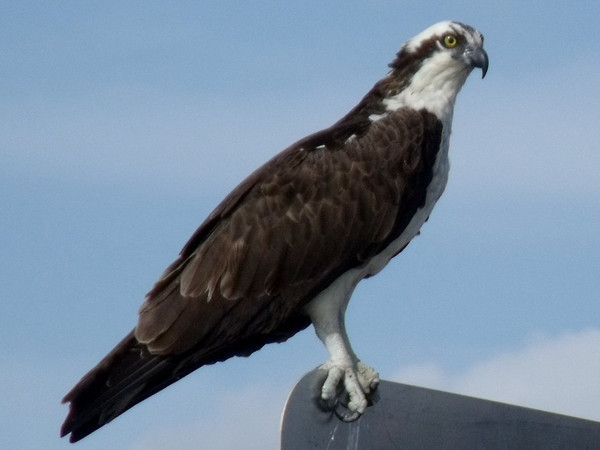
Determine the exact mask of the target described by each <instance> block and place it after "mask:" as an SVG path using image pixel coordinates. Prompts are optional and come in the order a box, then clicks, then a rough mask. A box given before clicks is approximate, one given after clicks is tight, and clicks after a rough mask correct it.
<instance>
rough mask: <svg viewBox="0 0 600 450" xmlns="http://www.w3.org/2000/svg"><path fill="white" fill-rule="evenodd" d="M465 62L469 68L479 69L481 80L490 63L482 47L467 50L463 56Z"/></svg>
mask: <svg viewBox="0 0 600 450" xmlns="http://www.w3.org/2000/svg"><path fill="white" fill-rule="evenodd" d="M463 57H464V58H465V61H466V63H467V64H469V65H470V66H471V67H479V68H480V69H481V78H484V77H485V74H486V73H487V70H488V65H489V63H490V61H489V59H488V54H487V53H486V51H485V50H484V49H483V47H477V48H476V49H474V50H473V49H467V50H466V51H465V53H464V54H463Z"/></svg>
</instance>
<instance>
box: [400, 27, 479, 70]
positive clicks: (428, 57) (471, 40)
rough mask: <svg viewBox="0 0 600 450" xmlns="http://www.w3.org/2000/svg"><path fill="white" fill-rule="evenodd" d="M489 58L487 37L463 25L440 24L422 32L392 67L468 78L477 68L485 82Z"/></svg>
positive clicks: (405, 48)
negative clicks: (486, 47) (484, 46)
mask: <svg viewBox="0 0 600 450" xmlns="http://www.w3.org/2000/svg"><path fill="white" fill-rule="evenodd" d="M488 64H489V60H488V55H487V53H486V51H485V50H484V49H483V35H482V34H481V33H480V32H479V31H477V30H476V29H474V28H472V27H470V26H468V25H465V24H462V23H460V22H449V21H446V22H439V23H436V24H435V25H432V26H431V27H429V28H427V29H426V30H424V31H422V32H421V33H419V34H418V35H416V36H415V37H413V38H412V39H410V40H409V41H407V42H406V44H404V45H403V46H402V49H401V50H400V52H399V53H398V55H397V57H396V59H395V60H394V62H393V63H392V64H390V66H391V67H392V68H393V69H399V70H402V71H403V72H404V71H407V70H408V71H412V72H413V74H417V73H419V72H421V73H422V72H430V73H431V74H435V75H441V74H444V73H446V74H447V76H456V75H457V74H458V73H462V74H464V75H465V78H466V76H467V75H468V74H469V73H471V70H473V69H474V68H475V67H478V68H480V69H481V72H482V78H483V77H485V74H486V73H487V69H488Z"/></svg>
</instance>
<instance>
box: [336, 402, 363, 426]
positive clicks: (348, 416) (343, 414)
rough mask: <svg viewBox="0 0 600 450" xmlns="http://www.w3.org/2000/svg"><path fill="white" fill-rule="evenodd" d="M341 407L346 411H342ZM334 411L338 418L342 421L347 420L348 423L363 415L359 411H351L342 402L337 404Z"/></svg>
mask: <svg viewBox="0 0 600 450" xmlns="http://www.w3.org/2000/svg"><path fill="white" fill-rule="evenodd" d="M341 409H343V410H344V411H340V410H341ZM334 412H335V415H336V417H337V418H338V419H340V420H341V421H342V422H346V423H351V422H354V421H356V420H358V419H359V418H360V416H362V414H361V413H359V412H358V411H351V410H349V409H348V408H347V407H346V406H344V405H342V404H340V403H338V404H337V405H336V406H335V409H334Z"/></svg>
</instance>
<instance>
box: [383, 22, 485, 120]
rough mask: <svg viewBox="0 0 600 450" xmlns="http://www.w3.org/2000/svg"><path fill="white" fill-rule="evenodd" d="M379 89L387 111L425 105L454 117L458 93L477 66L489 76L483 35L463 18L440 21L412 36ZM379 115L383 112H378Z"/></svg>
mask: <svg viewBox="0 0 600 450" xmlns="http://www.w3.org/2000/svg"><path fill="white" fill-rule="evenodd" d="M390 67H391V68H392V70H391V72H390V73H389V74H388V76H387V77H386V78H384V79H383V80H381V82H380V83H379V85H378V86H377V90H378V92H379V93H380V95H381V96H382V97H383V100H382V105H384V107H385V109H386V110H387V111H390V110H395V109H398V108H401V107H403V106H410V107H412V108H415V109H421V108H425V109H427V110H429V111H431V112H433V113H434V114H436V115H437V117H438V118H440V119H451V116H452V109H453V106H454V101H455V99H456V95H457V94H458V92H459V91H460V88H461V87H462V86H463V84H464V83H465V81H466V79H467V77H468V76H469V74H470V73H471V72H472V71H473V69H474V68H475V67H478V68H480V69H481V71H482V75H483V76H485V74H486V72H487V69H488V55H487V53H486V52H485V50H484V49H483V35H482V34H481V33H480V32H479V31H477V30H476V29H474V28H472V27H470V26H468V25H464V24H462V23H460V22H450V21H446V22H439V23H436V24H435V25H432V26H431V27H429V28H427V29H426V30H424V31H422V32H421V33H419V34H418V35H416V36H415V37H413V38H412V39H410V40H408V41H407V42H406V43H405V44H404V45H403V46H402V48H401V49H400V51H399V52H398V54H397V55H396V59H395V60H394V61H393V62H392V63H391V64H390ZM377 114H379V116H373V117H381V114H380V113H379V112H378V113H377Z"/></svg>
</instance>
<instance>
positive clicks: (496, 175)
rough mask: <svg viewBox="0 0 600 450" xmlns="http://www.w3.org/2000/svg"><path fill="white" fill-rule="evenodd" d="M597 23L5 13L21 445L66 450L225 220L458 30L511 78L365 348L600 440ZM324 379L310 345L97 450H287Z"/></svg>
mask: <svg viewBox="0 0 600 450" xmlns="http://www.w3.org/2000/svg"><path fill="white" fill-rule="evenodd" d="M599 16H600V7H599V6H598V3H597V2H591V1H588V2H584V1H575V2H570V3H568V4H565V6H556V4H550V3H548V2H528V3H526V4H524V3H522V2H516V1H498V2H494V3H493V4H486V5H485V6H483V5H482V3H481V2H474V1H456V2H452V3H444V4H443V5H438V4H436V3H435V2H426V1H405V2H398V1H396V2H392V1H385V0H380V1H372V2H357V1H344V2H340V1H332V2H328V3H327V4H326V5H323V4H322V2H316V1H302V2H296V1H289V2H275V1H270V2H260V3H256V2H252V3H251V2H246V3H240V2H232V1H222V2H214V4H213V5H210V4H207V2H204V3H200V2H155V1H146V2H85V3H82V2H75V1H71V2H68V1H65V2H55V3H52V4H51V3H40V2H27V1H23V2H2V14H0V73H1V79H2V83H0V99H1V101H0V192H1V194H2V195H1V196H0V201H1V203H2V210H3V214H2V215H1V216H0V253H1V254H2V255H3V257H2V258H1V259H0V277H1V278H0V302H1V305H2V314H1V315H0V339H1V341H2V343H3V348H4V356H3V358H2V361H1V362H0V386H2V390H1V391H0V396H1V404H2V405H3V407H2V408H1V410H0V446H1V447H3V448H4V447H6V448H47V449H61V448H68V447H69V444H68V443H67V441H66V440H65V439H63V440H60V439H59V438H58V430H59V427H60V424H61V423H62V420H63V419H64V416H65V415H66V412H67V408H66V406H64V405H61V404H60V399H61V397H62V396H63V395H64V394H65V393H66V392H67V391H68V390H69V389H70V388H71V387H72V385H73V384H74V383H75V382H76V381H77V380H78V379H79V378H80V377H81V376H82V375H83V374H84V373H85V372H86V371H87V370H89V369H90V368H91V367H93V366H94V365H95V364H96V363H97V362H98V361H99V360H100V359H101V358H102V357H103V356H104V355H105V354H106V353H107V352H108V351H109V350H110V349H111V348H112V347H113V346H114V345H115V344H116V343H117V342H118V341H119V340H120V339H121V337H122V336H123V335H124V334H125V333H127V332H128V331H129V330H130V329H131V328H132V327H133V326H134V324H135V321H136V314H137V308H138V307H139V305H140V304H141V302H142V301H143V297H144V294H145V293H146V292H147V291H148V289H149V288H150V287H151V285H152V283H153V282H154V280H155V279H156V277H157V276H158V275H159V274H160V273H161V272H162V270H163V269H164V268H165V267H166V266H167V265H168V264H169V263H170V262H171V261H172V260H173V259H174V258H175V257H176V255H177V253H178V251H179V250H180V248H181V246H182V245H183V244H184V243H185V242H186V240H187V238H188V237H189V235H190V234H191V233H192V232H193V231H194V230H195V228H196V227H197V226H198V225H199V224H200V222H201V221H202V220H203V219H204V217H205V216H206V215H207V214H209V213H210V211H211V210H212V208H213V207H214V206H216V204H217V203H218V202H219V201H220V200H221V198H222V197H223V196H224V195H225V194H226V193H227V192H228V191H229V190H231V189H232V188H233V187H234V186H235V185H236V184H237V183H238V182H240V181H241V180H242V179H243V178H244V177H245V176H246V175H247V174H248V173H249V172H251V171H252V170H253V169H255V168H256V167H257V166H259V165H260V164H261V163H262V162H264V161H265V160H266V159H268V158H269V157H270V156H272V155H273V154H275V153H277V152H278V151H280V150H281V149H283V148H284V147H286V146H287V145H289V144H290V143H292V142H293V141H295V140H297V139H299V138H301V137H303V136H304V135H306V134H307V133H310V132H313V131H316V130H318V129H321V128H324V127H326V126H328V125H330V124H331V123H333V122H334V121H335V120H337V119H338V118H339V117H341V116H342V115H343V114H344V113H346V112H347V111H348V110H349V109H350V108H351V107H352V106H353V105H354V104H355V103H356V102H358V101H359V100H360V98H361V97H362V95H364V94H365V93H366V91H367V90H368V89H369V88H370V87H371V86H372V85H373V83H375V82H376V81H377V80H378V79H379V78H381V77H382V76H383V75H384V74H385V73H386V71H387V66H386V65H387V63H388V62H390V61H391V60H392V59H393V57H394V54H395V52H396V51H397V50H398V49H399V47H400V46H401V44H402V43H403V42H404V41H405V40H406V39H408V38H410V37H411V36H413V35H414V34H416V33H418V32H419V31H421V30H422V29H424V28H426V27H427V26H429V25H431V24H432V23H434V22H437V21H439V20H445V19H456V20H460V21H462V22H465V23H468V24H470V25H472V26H474V27H476V28H478V29H479V30H481V31H482V32H483V33H484V34H485V37H486V48H487V51H488V53H489V56H490V70H489V72H488V75H487V77H486V78H485V80H483V81H482V80H480V79H479V75H478V74H477V73H475V74H474V76H472V77H471V79H469V80H468V82H467V84H466V85H465V87H464V88H463V91H462V92H461V94H460V95H459V99H458V102H457V107H456V111H455V118H454V131H453V137H452V142H451V158H452V169H451V174H450V182H449V185H448V188H447V190H446V193H445V194H444V196H443V197H442V199H441V201H440V202H439V203H438V205H437V207H436V209H435V210H434V213H433V214H432V217H431V219H430V220H429V222H428V223H427V224H426V225H425V226H424V228H423V230H422V234H421V236H419V237H418V238H417V239H415V241H414V242H413V243H412V244H411V245H410V246H409V247H408V248H407V249H406V251H405V252H403V253H402V254H401V255H400V256H399V257H397V258H396V259H395V260H394V261H393V262H392V263H391V264H390V265H389V266H388V267H387V268H386V269H385V270H384V271H383V272H382V273H381V274H379V275H378V276H377V277H374V278H372V279H369V280H366V281H365V282H363V283H362V284H361V285H360V286H359V288H358V289H357V291H356V293H355V295H354V298H353V300H352V302H351V304H350V307H349V309H348V314H347V319H348V329H349V332H350V336H351V339H352V342H353V345H354V347H355V350H356V351H357V353H358V354H359V355H360V357H361V358H362V359H363V360H364V361H365V362H367V363H369V364H371V365H373V366H375V367H376V368H377V369H378V370H379V372H380V374H381V376H382V377H383V378H385V379H391V380H395V381H404V382H409V383H413V384H418V385H424V386H430V387H436V388H441V389H446V390H451V391H454V392H460V393H465V394H470V395H478V396H481V397H485V398H493V399H495V400H500V401H505V402H514V403H517V404H522V405H527V406H532V407H536V408H542V409H548V410H552V411H555V412H561V413H566V414H571V415H576V416H581V417H586V418H591V419H596V420H600V407H599V406H598V405H600V387H599V384H598V383H597V380H598V373H599V372H600V351H599V348H600V319H599V317H600V302H599V301H598V300H599V295H598V285H599V281H598V280H599V273H598V272H599V268H600V257H599V255H600V237H599V236H600V233H599V231H600V177H598V173H599V172H600V148H599V144H598V142H599V141H600V132H599V127H598V98H600V87H599V83H598V73H600V62H599V61H598V58H597V55H599V54H600V41H599V40H598V36H597V25H598V24H597V18H598V17H599ZM326 358H327V355H326V353H325V350H324V349H323V347H322V345H321V344H320V342H318V340H317V338H316V337H315V336H314V332H313V331H312V330H311V329H309V330H306V331H304V332H303V333H301V334H299V335H298V336H296V337H295V338H293V339H292V340H290V341H289V342H287V343H285V344H282V345H273V346H270V347H268V348H265V349H264V350H262V351H261V352H259V353H257V354H255V355H253V356H252V357H251V358H249V359H239V358H238V359H234V360H230V361H228V362H226V363H224V364H218V365H216V366H211V367H206V368H203V369H201V370H199V371H197V372H195V373H194V374H192V375H190V376H189V377H187V378H186V379H184V380H182V381H181V382H179V383H177V384H176V385H174V386H172V387H170V388H169V389H167V390H165V391H164V392H162V393H160V394H158V395H156V396H155V397H153V398H152V399H150V400H148V401H146V402H144V403H142V404H141V405H139V406H137V407H135V408H134V409H133V410H131V411H129V412H128V413H126V414H125V415H123V416H122V417H120V418H119V419H117V420H115V421H114V422H113V423H111V424H110V425H108V426H106V427H104V428H103V429H101V430H100V431H98V432H97V433H95V434H93V435H92V436H90V437H89V438H86V439H85V440H83V441H82V442H81V443H80V444H78V445H77V448H81V449H103V448H114V449H166V448H173V446H179V448H197V447H198V446H199V445H200V446H201V447H206V448H236V447H239V446H240V445H242V444H243V445H244V446H245V447H246V448H257V449H258V448H275V447H276V446H277V442H278V428H279V416H280V413H281V410H282V408H283V405H284V402H285V399H286V396H287V393H288V392H289V390H290V389H291V388H292V387H293V385H294V384H295V382H296V381H297V380H298V379H299V378H300V377H301V376H302V375H303V374H304V373H305V372H307V371H308V370H310V369H312V368H314V367H315V366H317V365H318V364H320V363H321V362H323V361H324V360H325V359H326ZM232 424H235V426H233V425H232ZM173 440H175V442H174V441H173Z"/></svg>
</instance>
